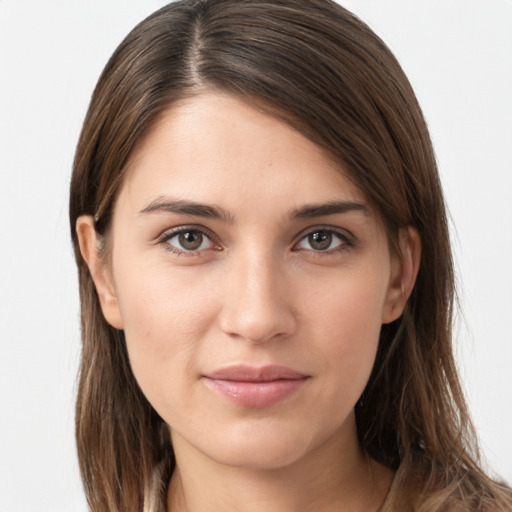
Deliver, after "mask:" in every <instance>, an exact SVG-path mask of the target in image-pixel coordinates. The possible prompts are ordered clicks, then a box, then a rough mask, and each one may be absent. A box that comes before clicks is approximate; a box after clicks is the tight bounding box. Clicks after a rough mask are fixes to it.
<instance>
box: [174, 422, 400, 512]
mask: <svg viewBox="0 0 512 512" xmlns="http://www.w3.org/2000/svg"><path fill="white" fill-rule="evenodd" d="M172 439H173V446H174V450H175V455H176V462H177V467H176V470H175V472H174V473H173V476H172V479H171V484H170V486H169V494H168V511H169V512H171V511H172V512H210V511H211V510H215V511H216V512H224V511H226V512H228V511H229V512H231V511H232V510H237V511H239V512H262V511H264V512H304V511H315V512H334V511H340V510H343V511H344V512H363V511H364V512H377V510H378V509H379V508H380V506H381V504H382V502H383V501H384V499H385V496H386V494H387V492H388V490H389V487H390V485H391V480H392V476H393V475H392V473H391V471H390V470H388V469H386V468H384V467H383V466H381V465H379V464H377V463H376V462H375V461H372V460H370V459H369V458H368V457H366V456H365V455H364V454H363V452H362V451H361V449H360V447H359V443H358V441H357V435H356V431H355V422H354V423H353V425H350V428H348V429H347V428H346V426H345V428H344V432H340V433H337V434H335V435H333V436H332V437H331V438H330V439H328V440H327V441H326V442H325V443H324V444H322V445H321V446H318V447H316V448H315V449H313V450H311V451H310V452H309V453H308V454H307V455H306V456H304V457H301V458H300V459H299V460H296V461H294V462H292V463H291V464H288V465H286V466H283V467H272V468H251V467H233V466H230V465H227V464H223V463H219V462H218V461H215V460H212V459H211V458H209V457H208V456H207V455H205V454H204V453H201V452H199V451H198V450H196V449H195V448H194V447H192V446H191V445H190V444H188V443H187V442H186V441H185V440H184V439H183V438H182V437H181V436H179V435H178V434H176V433H175V432H173V433H172Z"/></svg>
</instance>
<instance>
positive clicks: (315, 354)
mask: <svg viewBox="0 0 512 512" xmlns="http://www.w3.org/2000/svg"><path fill="white" fill-rule="evenodd" d="M109 236H111V240H110V244H109V246H110V250H111V254H110V258H109V264H108V269H106V270H105V271H104V274H103V278H101V279H98V277H96V283H97V285H98V288H99V294H100V297H101V300H102V306H103V309H104V313H105V316H106V318H107V320H108V321H109V322H110V323H111V324H113V325H114V326H116V327H118V328H120V329H123V330H124V332H125V335H126V342H127V347H128V353H129V357H130V361H131V364H132V368H133V372H134V375H135V377H136V379H137V381H138V383H139V385H140V387H141V389H142V391H143V392H144V394H145V395H146V397H147V398H148V400H149V402H150V403H151V404H152V405H153V407H154V408H155V409H156V411H157V412H158V413H159V414H160V415H161V417H162V418H163V419H164V420H165V421H166V422H167V423H168V424H169V426H170V429H171V435H172V437H173V443H174V444H175V448H176V450H178V451H179V450H180V446H181V447H187V449H188V450H193V451H196V452H197V453H200V454H201V455H202V456H206V457H208V458H209V459H213V460H215V461H217V462H222V463H224V464H228V465H233V466H243V467H266V468H270V467H279V466H283V465H287V464H290V463H293V462H294V461H298V460H299V459H301V458H303V457H306V456H307V455H308V454H311V453H312V452H314V451H315V450H316V449H317V448H319V447H320V446H326V445H327V446H328V445H329V444H332V443H335V444H336V443H343V442H345V441H347V440H350V442H352V443H354V442H355V426H354V425H355V422H354V414H353V408H354V405H355V403H356V402H357V400H358V398H359V396H360V395H361V393H362V391H363V389H364V387H365V384H366V383H367V381H368V378H369V375H370V371H371V369H372V365H373V362H374V358H375V354H376V350H377V344H378V340H379V331H380V328H381V324H382V323H383V322H389V321H391V320H393V319H395V318H396V317H397V316H398V315H399V314H400V313H401V306H400V304H399V303H400V300H401V296H402V293H401V291H400V288H401V284H400V279H401V277H400V272H401V270H400V263H399V262H398V261H396V260H395V258H393V257H392V256H391V255H390V250H389V247H388V243H387V239H386V236H385V234H384V232H383V229H382V226H381V224H380V222H379V219H378V218H377V217H376V215H375V213H374V212H373V211H372V209H371V208H370V206H369V205H368V203H367V201H366V200H365V198H364V197H363V195H362V194H361V193H360V191H359V190H358V188H357V187H355V186H354V185H353V184H352V183H351V182H350V181H349V180H348V179H347V178H346V177H345V176H344V174H343V169H342V168H340V167H339V166H337V165H335V164H333V163H332V161H331V160H330V159H329V158H328V157H327V155H326V154H325V153H324V152H323V150H321V149H320V148H319V147H318V146H316V145H315V144H314V143H312V142H311V141H309V140H308V139H306V138H305V137H304V136H302V135H301V134H299V133H298V132H296V131H295V130H293V129H292V128H290V126H288V125H286V124H284V123H282V122H280V121H278V120H276V119H274V118H272V117H269V116H267V115H265V114H263V113H261V112H259V111H257V110H255V109H253V108H251V107H250V106H248V105H247V104H245V103H243V102H241V101H240V100H237V99H235V98H233V97H230V96H228V95H221V94H213V93H208V94H202V95H199V96H196V97H194V98H192V99H187V100H184V101H181V102H179V103H176V104H174V105H173V106H172V108H170V109H169V110H168V111H167V112H166V113H165V114H164V115H163V116H162V117H161V119H160V120H159V122H158V123H157V124H156V125H155V126H154V127H153V129H152V130H151V131H150V133H149V134H148V135H147V136H146V138H145V139H144V140H143V141H142V142H141V144H140V145H139V146H138V148H137V149H136V151H135V152H134V154H133V157H132V159H131V163H130V167H129V170H128V173H127V175H126V179H125V181H124V184H123V186H122V189H121V191H120V194H119V197H118V199H117V203H116V206H115V211H114V218H113V225H112V230H111V233H110V235H109ZM333 446H334V445H333Z"/></svg>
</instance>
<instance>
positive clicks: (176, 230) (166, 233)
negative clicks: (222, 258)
mask: <svg viewBox="0 0 512 512" xmlns="http://www.w3.org/2000/svg"><path fill="white" fill-rule="evenodd" d="M187 231H198V232H199V233H201V234H202V235H205V236H207V237H208V238H209V239H210V240H211V241H212V242H215V241H219V237H218V236H216V235H215V234H214V233H212V232H211V231H210V230H209V229H207V228H205V227H204V226H198V225H197V224H185V225H181V226H176V227H173V228H167V229H164V230H163V231H162V232H161V233H160V234H159V235H157V237H156V241H157V242H162V241H164V240H168V239H169V238H172V237H173V236H175V235H178V234H180V233H184V232H187Z"/></svg>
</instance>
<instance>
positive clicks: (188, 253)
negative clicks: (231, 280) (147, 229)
mask: <svg viewBox="0 0 512 512" xmlns="http://www.w3.org/2000/svg"><path fill="white" fill-rule="evenodd" d="M186 233H199V234H200V235H202V236H203V237H204V238H206V239H208V240H209V241H210V242H211V243H212V245H213V246H214V247H213V248H214V249H216V250H218V251H220V250H222V249H221V247H220V246H219V244H217V243H216V242H215V237H214V236H213V235H212V234H211V233H210V232H208V231H206V230H205V229H203V228H200V227H198V226H180V227H178V228H173V229H170V230H167V231H165V232H164V233H163V234H162V235H161V236H160V237H159V238H158V239H157V243H159V244H162V245H164V248H165V250H166V251H170V252H172V253H174V254H176V255H178V256H185V257H197V256H199V255H200V253H201V252H202V251H204V250H207V249H202V250H187V249H185V248H183V249H178V248H177V247H174V246H172V245H171V244H170V243H169V241H170V240H172V239H173V238H175V237H178V236H179V235H183V234H186ZM202 243H203V241H202V242H201V245H202ZM208 249H209V248H208Z"/></svg>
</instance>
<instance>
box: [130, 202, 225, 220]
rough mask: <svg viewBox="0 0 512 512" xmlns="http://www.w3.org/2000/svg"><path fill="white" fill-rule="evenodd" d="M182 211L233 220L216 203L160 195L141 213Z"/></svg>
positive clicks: (182, 212)
mask: <svg viewBox="0 0 512 512" xmlns="http://www.w3.org/2000/svg"><path fill="white" fill-rule="evenodd" d="M161 212H169V213H181V214H183V215H193V216H195V217H206V218H209V219H219V220H222V221H224V222H232V221H233V218H232V216H231V215H230V214H229V213H228V212H227V211H226V210H223V209H222V208H220V207H219V206H215V205H207V204H201V203H196V202H194V201H186V200H183V199H170V198H165V197H159V198H157V199H155V200H154V201H152V202H151V203H149V204H148V206H146V208H144V209H143V210H141V211H140V212H139V213H161Z"/></svg>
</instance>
